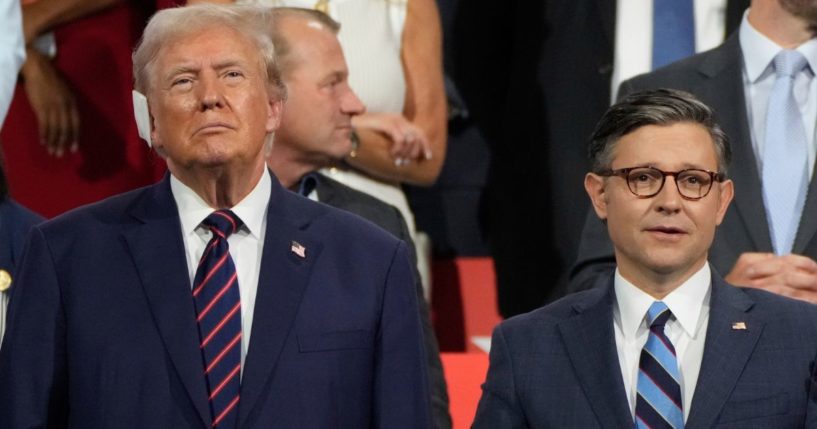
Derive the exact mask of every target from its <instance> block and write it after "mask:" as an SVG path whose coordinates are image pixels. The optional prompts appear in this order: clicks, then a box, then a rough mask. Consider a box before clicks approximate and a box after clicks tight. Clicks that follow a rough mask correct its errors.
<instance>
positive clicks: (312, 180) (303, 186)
mask: <svg viewBox="0 0 817 429" xmlns="http://www.w3.org/2000/svg"><path fill="white" fill-rule="evenodd" d="M319 178H320V174H319V173H314V172H313V173H309V174H306V175H305V176H304V177H302V178H301V183H300V184H299V185H298V193H299V194H301V195H303V196H305V197H308V196H309V194H311V193H312V191H314V190H315V188H316V187H317V186H318V180H319Z"/></svg>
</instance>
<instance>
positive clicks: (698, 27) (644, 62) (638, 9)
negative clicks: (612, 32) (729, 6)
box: [610, 0, 726, 101]
mask: <svg viewBox="0 0 817 429" xmlns="http://www.w3.org/2000/svg"><path fill="white" fill-rule="evenodd" d="M652 2H653V0H618V2H617V3H616V26H615V28H616V41H615V56H614V60H613V79H612V82H611V83H610V85H611V86H610V89H611V91H610V94H612V101H615V100H616V96H617V94H618V86H619V85H620V84H621V82H623V81H625V80H627V79H629V78H631V77H633V76H636V75H640V74H642V73H647V72H649V71H651V68H652ZM693 8H694V18H695V52H702V51H706V50H709V49H712V48H714V47H716V46H718V45H720V44H721V43H722V42H723V40H724V38H725V37H726V18H725V15H726V0H695V1H694V5H693Z"/></svg>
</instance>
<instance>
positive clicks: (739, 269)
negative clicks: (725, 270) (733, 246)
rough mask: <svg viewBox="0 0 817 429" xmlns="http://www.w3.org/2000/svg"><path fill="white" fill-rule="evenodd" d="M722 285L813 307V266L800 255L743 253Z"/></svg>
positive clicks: (816, 276)
mask: <svg viewBox="0 0 817 429" xmlns="http://www.w3.org/2000/svg"><path fill="white" fill-rule="evenodd" d="M726 281H728V282H729V283H732V284H734V285H739V286H747V287H753V288H758V289H764V290H767V291H769V292H773V293H776V294H779V295H783V296H788V297H790V298H795V299H800V300H803V301H808V302H811V303H817V262H815V261H814V260H812V259H811V258H808V257H806V256H802V255H794V254H789V255H785V256H776V255H774V254H771V253H743V254H741V255H740V257H739V258H738V261H737V262H736V263H735V266H734V267H733V268H732V271H731V272H730V273H729V275H727V276H726Z"/></svg>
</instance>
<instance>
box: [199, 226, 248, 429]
mask: <svg viewBox="0 0 817 429" xmlns="http://www.w3.org/2000/svg"><path fill="white" fill-rule="evenodd" d="M202 224H203V225H204V226H206V227H207V228H209V229H210V231H212V233H213V238H211V239H210V242H209V243H208V244H207V248H205V249H204V253H203V254H202V256H201V260H200V261H199V266H198V268H197V269H196V277H195V279H194V280H193V301H194V302H195V305H196V320H197V322H198V327H199V340H200V345H201V352H202V358H203V363H204V376H205V379H206V381H207V392H208V395H209V401H210V417H211V418H212V422H213V423H212V427H214V428H218V429H228V428H234V427H235V426H236V420H237V417H236V412H235V411H236V408H237V406H238V398H239V387H240V384H241V377H240V376H241V297H240V295H239V292H238V278H237V276H236V270H235V265H234V264H233V258H232V257H230V248H229V245H228V244H227V237H229V236H230V234H232V233H234V232H236V231H237V230H238V229H239V228H241V225H242V224H243V223H242V222H241V219H239V218H238V217H237V216H236V215H235V214H234V213H233V212H231V211H230V210H218V211H215V212H213V213H211V214H210V216H207V219H205V220H204V221H203V222H202Z"/></svg>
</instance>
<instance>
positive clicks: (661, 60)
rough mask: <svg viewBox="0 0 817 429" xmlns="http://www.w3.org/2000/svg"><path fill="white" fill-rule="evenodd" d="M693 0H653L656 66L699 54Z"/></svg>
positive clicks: (653, 42)
mask: <svg viewBox="0 0 817 429" xmlns="http://www.w3.org/2000/svg"><path fill="white" fill-rule="evenodd" d="M692 3H693V0H653V2H652V69H653V70H655V69H657V68H659V67H662V66H665V65H667V64H669V63H672V62H675V61H678V60H680V59H682V58H686V57H688V56H690V55H692V54H694V53H695V14H694V11H693V5H692Z"/></svg>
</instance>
